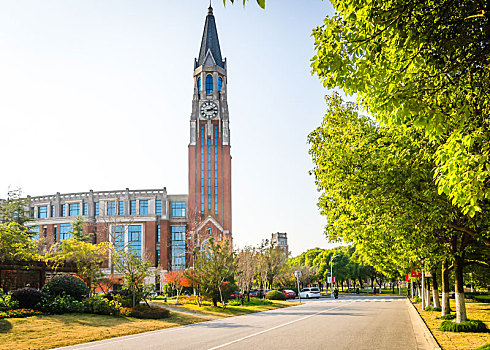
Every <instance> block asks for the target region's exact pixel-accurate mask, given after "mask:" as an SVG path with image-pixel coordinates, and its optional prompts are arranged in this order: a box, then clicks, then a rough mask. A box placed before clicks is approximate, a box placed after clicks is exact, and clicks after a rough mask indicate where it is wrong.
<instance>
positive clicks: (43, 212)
mask: <svg viewBox="0 0 490 350" xmlns="http://www.w3.org/2000/svg"><path fill="white" fill-rule="evenodd" d="M37 217H38V218H39V219H46V218H47V217H48V206H47V205H43V206H41V207H37Z"/></svg>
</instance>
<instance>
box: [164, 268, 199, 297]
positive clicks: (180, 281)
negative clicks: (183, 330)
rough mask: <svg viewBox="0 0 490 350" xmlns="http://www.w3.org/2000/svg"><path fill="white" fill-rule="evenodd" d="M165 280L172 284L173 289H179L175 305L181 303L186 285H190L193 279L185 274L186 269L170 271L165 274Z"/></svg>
mask: <svg viewBox="0 0 490 350" xmlns="http://www.w3.org/2000/svg"><path fill="white" fill-rule="evenodd" d="M165 282H167V283H169V284H170V285H171V286H172V289H175V290H176V291H177V299H176V300H175V305H178V304H179V296H180V293H181V292H182V289H183V288H184V287H190V286H191V284H192V283H191V281H190V280H189V279H188V278H187V276H186V275H185V274H184V271H169V272H167V273H166V274H165Z"/></svg>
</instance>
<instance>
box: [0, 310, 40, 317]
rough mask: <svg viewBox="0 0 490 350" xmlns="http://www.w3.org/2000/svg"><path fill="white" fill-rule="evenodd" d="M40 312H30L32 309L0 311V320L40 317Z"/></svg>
mask: <svg viewBox="0 0 490 350" xmlns="http://www.w3.org/2000/svg"><path fill="white" fill-rule="evenodd" d="M42 314H43V313H42V312H41V311H37V310H32V309H17V310H7V311H0V319H2V318H22V317H29V316H36V315H42Z"/></svg>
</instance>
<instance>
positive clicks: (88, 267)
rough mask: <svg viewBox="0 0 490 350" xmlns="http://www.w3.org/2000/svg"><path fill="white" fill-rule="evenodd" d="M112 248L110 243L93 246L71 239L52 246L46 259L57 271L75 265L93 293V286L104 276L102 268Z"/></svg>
mask: <svg viewBox="0 0 490 350" xmlns="http://www.w3.org/2000/svg"><path fill="white" fill-rule="evenodd" d="M110 247H111V245H110V243H108V242H102V243H99V244H92V243H87V242H83V241H79V240H77V239H76V238H70V239H65V240H63V242H61V244H60V243H57V244H54V245H53V246H51V248H50V250H49V251H48V252H47V253H46V255H45V257H44V258H45V261H46V263H47V264H49V265H50V266H52V267H53V268H54V269H55V270H56V269H59V268H60V267H62V266H64V265H65V264H66V263H71V264H74V265H75V266H76V268H77V272H78V274H79V276H80V277H81V278H82V279H83V280H84V281H85V283H86V284H87V286H88V288H89V290H90V291H92V284H93V283H94V282H95V281H96V280H97V278H99V277H101V276H102V272H101V267H100V266H101V264H102V262H103V261H104V260H105V259H107V256H108V252H109V249H110Z"/></svg>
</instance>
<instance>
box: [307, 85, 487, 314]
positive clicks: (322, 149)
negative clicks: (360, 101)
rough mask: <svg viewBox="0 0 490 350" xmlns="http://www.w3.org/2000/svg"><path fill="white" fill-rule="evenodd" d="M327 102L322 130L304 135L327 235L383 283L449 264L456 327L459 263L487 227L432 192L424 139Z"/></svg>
mask: <svg viewBox="0 0 490 350" xmlns="http://www.w3.org/2000/svg"><path fill="white" fill-rule="evenodd" d="M327 102H328V104H329V108H328V110H327V114H326V116H325V118H324V120H323V123H322V125H321V126H320V127H319V128H317V129H316V130H315V131H314V132H312V133H311V134H310V135H309V142H310V144H311V147H312V148H311V150H310V154H311V155H312V156H313V160H314V163H315V168H314V170H313V171H312V174H314V175H315V178H316V183H317V186H318V189H319V191H320V192H321V195H320V199H319V207H320V208H321V210H322V214H324V215H325V216H326V217H327V225H326V234H327V236H328V237H329V239H330V240H333V241H344V242H353V243H355V245H356V254H357V255H358V256H360V257H362V259H363V262H364V263H367V264H368V265H371V266H373V267H374V268H375V269H376V272H380V273H383V274H384V275H386V276H395V275H403V274H404V273H405V272H406V271H407V269H408V268H410V266H411V265H412V264H416V263H419V262H420V260H421V259H422V258H425V259H423V261H424V263H425V264H428V266H426V267H428V268H430V264H431V263H432V262H431V261H442V260H443V259H445V258H447V257H449V258H450V260H451V261H452V263H453V266H454V273H455V287H456V309H457V320H458V322H459V321H460V320H465V318H466V313H465V310H464V295H463V285H462V271H463V264H464V257H465V253H466V251H467V250H468V249H469V247H470V246H471V244H478V243H479V241H478V240H476V239H475V238H474V237H475V235H476V234H480V235H481V234H484V233H485V232H486V227H488V226H487V223H485V224H484V221H482V218H478V219H477V218H475V217H473V218H471V217H469V216H466V215H464V214H463V213H462V212H461V210H460V209H459V208H458V207H455V206H453V205H452V203H451V200H449V198H447V196H446V195H444V194H439V193H438V191H437V186H436V184H435V181H434V179H433V171H434V170H433V169H434V164H433V160H432V156H431V154H432V153H431V149H430V147H431V143H430V142H428V141H427V139H426V138H425V137H424V136H423V135H421V134H420V133H418V132H417V131H416V130H414V129H410V128H406V127H404V126H397V127H394V126H393V127H384V126H380V125H378V124H376V123H374V122H373V121H372V120H370V119H369V118H367V117H361V116H359V115H358V114H357V112H355V106H354V105H353V104H349V103H347V104H345V105H343V104H342V100H341V99H340V97H339V96H338V95H337V94H334V95H333V96H332V97H331V98H330V99H328V100H327ZM465 230H471V231H472V232H473V233H474V234H468V233H467V232H465ZM479 244H481V242H480V243H479ZM426 270H427V268H426Z"/></svg>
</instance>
